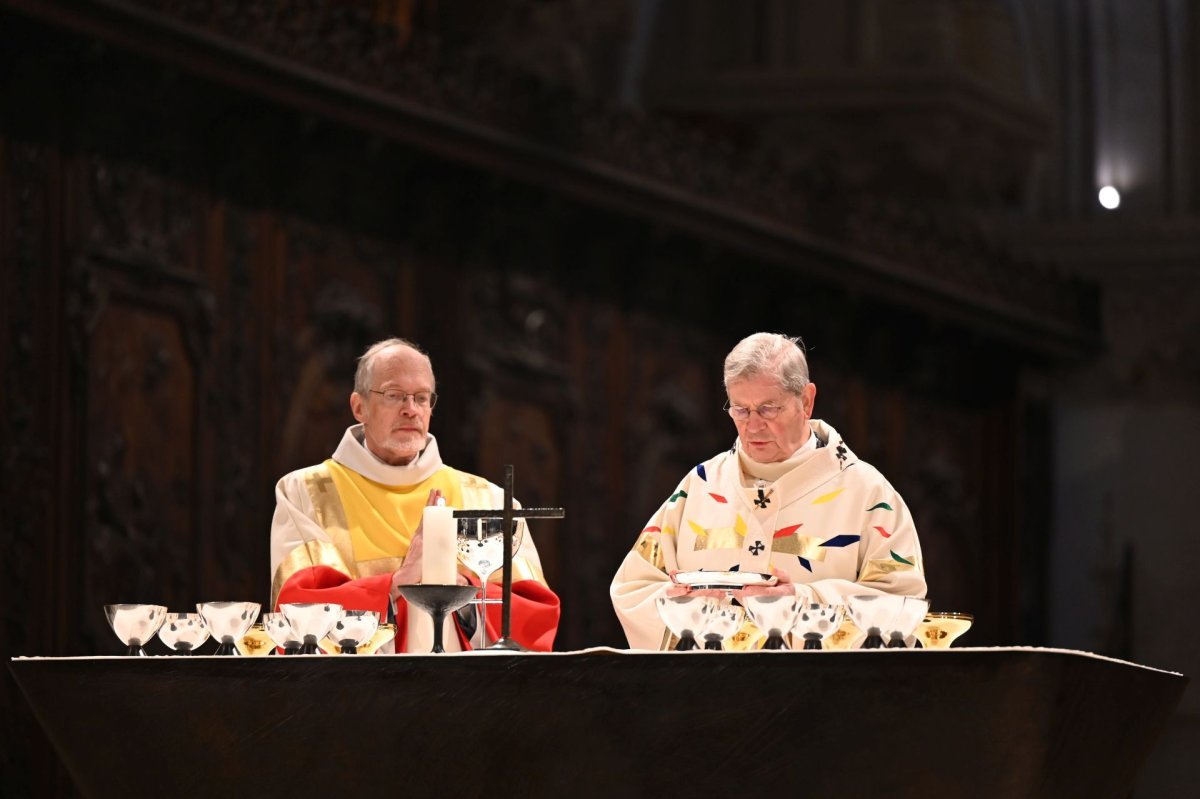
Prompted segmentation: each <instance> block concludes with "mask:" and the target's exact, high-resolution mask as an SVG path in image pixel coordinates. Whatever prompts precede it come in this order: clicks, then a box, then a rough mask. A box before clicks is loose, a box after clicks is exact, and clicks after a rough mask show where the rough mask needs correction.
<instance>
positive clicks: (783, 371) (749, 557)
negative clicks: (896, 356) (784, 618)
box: [610, 333, 926, 649]
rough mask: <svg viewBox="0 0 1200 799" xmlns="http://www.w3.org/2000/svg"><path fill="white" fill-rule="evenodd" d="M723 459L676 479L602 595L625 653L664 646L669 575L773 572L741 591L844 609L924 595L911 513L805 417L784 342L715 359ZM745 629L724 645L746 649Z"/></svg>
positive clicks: (799, 360)
mask: <svg viewBox="0 0 1200 799" xmlns="http://www.w3.org/2000/svg"><path fill="white" fill-rule="evenodd" d="M724 377H725V390H726V393H727V395H728V405H727V410H728V412H729V415H730V417H731V418H732V419H733V423H734V426H735V427H736V428H737V441H736V442H735V443H734V446H733V448H732V449H730V450H729V451H728V452H722V453H721V454H719V455H717V456H716V457H713V458H710V459H709V460H706V461H704V462H703V463H701V464H700V465H698V466H697V467H696V468H694V469H692V470H691V471H690V472H688V474H687V476H685V477H684V478H683V481H682V482H680V484H679V486H678V487H677V488H676V489H675V490H674V491H673V492H672V493H671V495H670V496H669V497H667V499H666V501H665V502H663V504H662V506H661V507H660V508H659V509H658V511H657V512H655V514H654V515H653V516H652V517H651V518H650V520H649V521H648V522H646V525H645V528H644V529H643V530H642V532H641V534H640V535H639V536H638V538H637V539H636V542H635V543H634V546H633V549H632V550H631V551H630V552H629V553H628V555H626V557H625V559H624V561H623V562H622V563H621V567H620V569H619V570H618V571H617V575H616V577H615V578H614V580H613V582H612V586H611V588H610V594H611V597H612V602H613V606H614V608H615V609H616V612H617V616H618V617H619V618H620V620H621V624H622V626H623V627H624V628H625V635H626V637H627V638H628V639H629V645H630V646H631V647H634V648H637V649H660V648H663V647H664V646H666V644H667V641H668V637H669V633H668V632H667V630H666V627H665V625H664V623H663V621H662V619H661V618H660V617H659V613H658V608H657V604H656V600H657V599H658V597H660V596H665V595H670V596H675V595H679V594H681V593H686V592H687V591H688V590H689V589H688V588H687V587H685V586H682V585H676V584H675V583H674V582H673V581H672V579H671V575H672V574H673V573H674V572H677V571H699V570H702V569H703V570H709V571H741V572H757V573H764V574H774V575H776V576H777V577H778V583H777V584H776V585H773V586H754V587H747V588H746V589H744V590H745V591H747V592H748V593H759V594H762V593H766V594H785V595H790V594H795V595H796V596H799V597H801V598H802V599H803V601H804V602H816V603H824V604H844V603H845V601H846V598H847V597H849V596H853V595H855V594H875V593H890V594H901V595H906V596H917V597H923V596H924V595H925V588H926V587H925V575H924V572H923V569H922V561H921V546H920V543H919V542H918V540H917V530H916V527H915V526H914V525H913V519H912V516H911V515H910V514H909V512H908V507H907V506H906V505H905V504H904V500H903V499H901V497H900V494H899V493H897V491H896V489H895V488H893V487H892V485H891V484H890V483H888V481H887V480H886V479H885V478H884V477H883V475H881V474H880V473H879V472H878V471H877V470H876V469H875V468H874V467H872V466H871V465H870V464H868V463H866V462H864V461H861V460H859V459H858V457H857V456H855V454H854V452H853V451H852V450H851V449H850V447H849V446H848V445H847V444H846V442H845V441H844V440H843V439H842V437H841V435H840V434H839V433H838V432H837V430H835V429H834V428H833V427H832V426H830V425H828V424H826V423H825V422H823V421H820V420H818V419H813V418H812V414H813V405H814V403H815V401H816V396H817V387H816V385H815V384H813V383H812V382H811V381H810V380H809V374H808V361H807V358H806V357H805V354H804V350H803V349H801V347H800V346H799V344H798V343H797V340H796V339H792V338H788V337H785V336H781V335H777V334H774V333H755V334H754V335H752V336H749V337H747V338H745V339H743V340H742V341H741V342H739V343H738V344H737V346H736V347H734V348H733V350H732V351H731V352H730V353H729V355H728V356H727V357H726V359H725V374H724ZM757 632H758V631H755V630H753V628H752V626H751V625H747V629H744V630H743V631H742V633H741V634H740V635H739V636H737V637H736V639H737V640H738V641H740V642H742V643H743V644H746V643H747V642H749V645H750V646H753V645H754V642H755V640H756V638H757V639H758V641H757V642H758V643H760V644H761V638H762V636H761V635H757V636H756V633H757Z"/></svg>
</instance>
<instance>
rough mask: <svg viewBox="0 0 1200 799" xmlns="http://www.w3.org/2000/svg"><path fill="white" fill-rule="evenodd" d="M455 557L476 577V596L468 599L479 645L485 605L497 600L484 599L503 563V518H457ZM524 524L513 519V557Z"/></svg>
mask: <svg viewBox="0 0 1200 799" xmlns="http://www.w3.org/2000/svg"><path fill="white" fill-rule="evenodd" d="M457 521H458V560H459V562H460V563H462V565H464V566H466V567H467V569H468V570H470V572H471V573H472V574H474V575H475V576H476V577H478V578H479V596H478V597H477V598H476V599H472V600H471V604H473V605H475V612H476V619H477V624H478V626H477V629H478V630H479V636H480V637H479V641H480V647H481V648H482V647H485V646H487V645H488V640H487V614H486V608H487V606H488V605H494V604H499V603H500V602H501V601H502V600H500V599H488V598H487V585H488V581H489V580H490V579H491V577H492V575H493V574H495V573H496V572H497V571H499V570H500V569H501V568H502V567H503V566H504V520H503V519H458V520H457ZM524 529H525V525H523V524H521V521H520V519H513V534H512V554H513V557H516V555H517V550H519V549H520V548H521V539H522V537H523V532H522V531H523V530H524Z"/></svg>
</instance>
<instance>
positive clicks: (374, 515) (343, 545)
mask: <svg viewBox="0 0 1200 799" xmlns="http://www.w3.org/2000/svg"><path fill="white" fill-rule="evenodd" d="M331 483H332V487H333V489H334V490H333V491H329V490H328V488H329V486H330V484H331ZM305 485H306V487H307V489H308V493H309V497H311V498H312V502H313V507H314V509H315V511H316V515H317V519H318V521H319V523H320V525H321V526H322V527H323V528H324V529H325V531H326V532H327V533H328V534H329V537H330V539H331V540H332V541H333V547H334V548H335V549H336V550H337V555H338V556H339V557H337V558H336V559H331V558H329V557H328V556H325V557H322V558H320V559H319V560H318V559H315V558H312V553H311V552H309V553H307V555H308V558H311V560H309V563H315V562H323V563H329V565H333V566H334V567H335V568H338V566H343V568H342V570H343V571H346V572H347V576H349V577H352V578H359V577H372V576H374V575H378V574H385V573H390V572H393V571H395V570H396V569H398V568H400V566H401V565H402V564H403V563H404V556H405V555H407V554H408V545H409V543H410V542H411V541H412V536H413V533H414V532H415V531H416V529H417V526H418V525H419V524H420V523H421V516H422V514H423V513H424V510H425V503H426V502H427V501H428V500H429V492H430V491H432V490H433V489H435V488H436V489H440V490H441V492H442V496H443V497H445V499H446V504H447V505H448V506H450V507H454V508H463V507H468V508H470V507H475V508H479V507H488V506H489V505H490V504H491V493H490V491H489V488H488V484H487V481H486V480H483V479H481V478H479V477H476V476H475V475H471V474H467V473H466V472H460V471H458V470H457V469H452V468H450V467H449V466H443V467H442V468H441V469H438V470H437V471H436V472H434V473H433V474H432V475H430V476H429V477H427V478H426V479H424V480H422V481H421V482H419V483H416V484H414V485H407V486H388V485H384V484H382V483H377V482H375V481H374V480H369V479H367V478H366V477H363V476H362V475H361V474H359V473H358V472H355V471H353V470H352V469H347V468H346V467H345V466H343V465H342V464H340V463H338V462H337V461H335V460H332V459H330V460H327V461H325V462H324V463H323V464H321V465H320V466H318V467H316V468H314V469H312V470H311V471H310V472H309V473H308V474H307V475H306V476H305ZM464 503H465V504H464ZM310 546H311V545H310ZM326 546H328V545H326ZM303 553H304V550H303V549H301V550H299V551H298V553H297V554H301V555H302V556H303ZM330 554H332V553H330ZM300 565H301V564H300V563H295V564H291V563H288V564H286V566H287V567H289V568H285V569H282V571H283V572H284V573H282V574H280V575H278V578H281V579H277V582H278V584H279V585H282V583H283V581H285V580H287V578H288V577H290V576H291V574H292V573H294V571H295V568H296V567H297V566H300ZM304 565H308V564H304ZM275 593H276V594H277V593H278V591H277V590H276V592H275Z"/></svg>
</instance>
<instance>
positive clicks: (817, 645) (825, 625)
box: [794, 602, 846, 649]
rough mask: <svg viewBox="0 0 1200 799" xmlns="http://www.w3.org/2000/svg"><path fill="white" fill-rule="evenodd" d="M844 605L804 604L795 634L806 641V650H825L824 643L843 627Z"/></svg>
mask: <svg viewBox="0 0 1200 799" xmlns="http://www.w3.org/2000/svg"><path fill="white" fill-rule="evenodd" d="M845 615H846V608H845V606H844V605H822V604H820V603H818V602H810V603H807V604H804V605H803V606H802V607H801V608H800V612H799V613H798V614H797V615H796V624H795V627H794V632H795V634H796V635H799V636H800V637H802V638H803V639H804V648H805V649H824V648H825V647H824V646H823V644H822V641H823V640H824V639H825V638H831V637H832V636H833V635H834V634H835V633H837V632H838V631H839V630H840V629H841V626H842V618H843V617H844V616H845Z"/></svg>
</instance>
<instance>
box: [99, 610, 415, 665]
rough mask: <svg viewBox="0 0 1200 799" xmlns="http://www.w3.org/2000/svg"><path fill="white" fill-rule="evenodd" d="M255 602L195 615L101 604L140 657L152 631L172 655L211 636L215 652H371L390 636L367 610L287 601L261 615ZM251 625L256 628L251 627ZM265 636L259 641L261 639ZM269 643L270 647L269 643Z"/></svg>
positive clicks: (184, 652) (192, 648)
mask: <svg viewBox="0 0 1200 799" xmlns="http://www.w3.org/2000/svg"><path fill="white" fill-rule="evenodd" d="M261 609H262V606H261V605H260V604H259V603H258V602H199V603H197V605H196V612H195V613H172V612H168V611H167V609H166V607H164V606H163V605H142V604H119V605H105V606H104V613H105V616H106V617H107V618H108V623H109V625H110V626H111V627H112V629H113V632H114V633H116V635H117V638H119V639H121V643H123V644H125V646H126V647H127V650H126V654H127V655H145V654H146V651H145V649H143V646H144V645H145V644H147V643H149V642H150V640H151V639H153V638H154V636H155V635H158V638H159V640H160V641H162V642H163V643H164V644H166V646H167V648H168V649H171V650H172V651H173V652H174V653H175V654H177V655H190V654H192V653H193V652H195V651H196V650H197V649H199V648H200V646H201V645H202V644H204V642H205V641H207V640H208V638H209V636H211V637H212V638H213V639H214V640H215V641H217V642H218V644H219V646H218V647H217V651H216V652H215V654H217V655H237V654H269V653H270V652H271V651H272V650H273V649H274V648H276V647H278V648H280V649H282V650H283V651H284V654H299V655H315V654H319V653H321V652H323V651H324V652H340V653H342V654H357V653H358V652H359V651H364V650H365V651H371V652H374V651H375V650H376V649H378V648H379V647H380V646H382V645H383V644H385V643H387V642H388V641H390V640H391V639H392V638H393V637H394V636H395V627H394V626H393V625H391V624H386V625H381V624H380V623H379V613H377V612H376V611H373V610H347V609H345V608H343V607H342V606H341V605H336V604H333V603H328V602H293V603H288V604H285V605H280V607H279V611H278V612H276V613H263V614H262V624H261V625H259V624H256V622H257V621H258V617H259V613H260V611H261ZM253 628H257V629H253ZM264 639H265V640H264ZM267 641H270V643H271V644H274V646H270V645H269V644H268V643H267Z"/></svg>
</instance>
